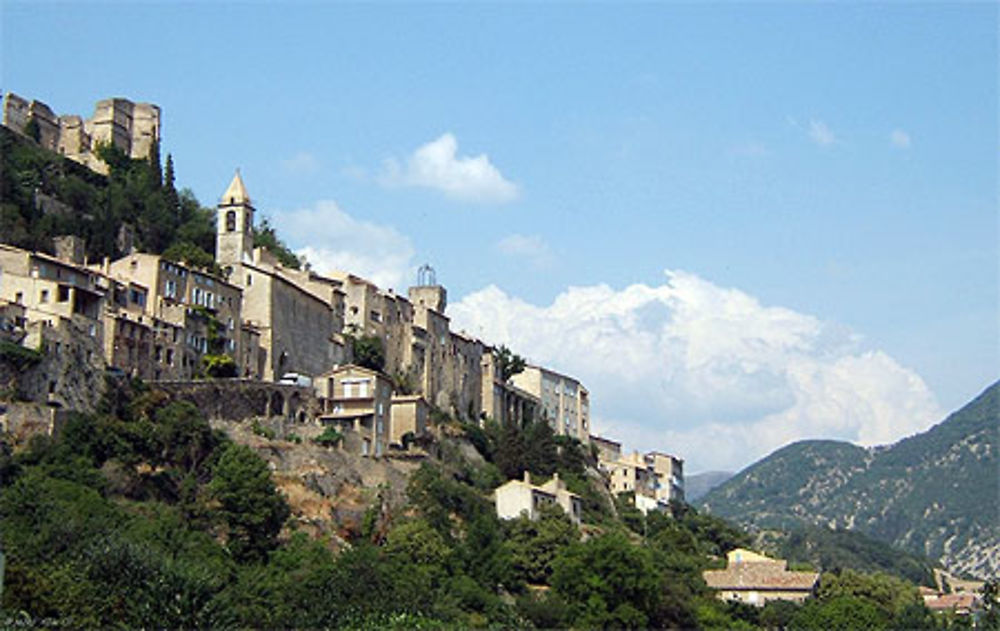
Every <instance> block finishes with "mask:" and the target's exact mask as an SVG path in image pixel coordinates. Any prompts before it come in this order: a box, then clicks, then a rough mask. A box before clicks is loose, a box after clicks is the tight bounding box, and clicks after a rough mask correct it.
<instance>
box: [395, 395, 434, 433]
mask: <svg viewBox="0 0 1000 631" xmlns="http://www.w3.org/2000/svg"><path fill="white" fill-rule="evenodd" d="M430 409H431V408H430V405H428V403H427V401H425V400H424V398H423V397H422V396H420V395H419V394H409V395H403V394H394V395H392V401H391V407H390V419H389V443H390V444H393V445H399V446H402V445H403V436H405V435H406V434H412V435H413V436H414V437H417V436H421V435H423V434H426V433H427V420H428V417H429V416H430Z"/></svg>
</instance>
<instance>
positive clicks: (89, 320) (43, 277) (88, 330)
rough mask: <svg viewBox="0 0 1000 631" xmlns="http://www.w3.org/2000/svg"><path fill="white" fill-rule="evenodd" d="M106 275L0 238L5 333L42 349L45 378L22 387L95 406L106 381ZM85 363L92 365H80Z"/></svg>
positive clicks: (59, 403)
mask: <svg viewBox="0 0 1000 631" xmlns="http://www.w3.org/2000/svg"><path fill="white" fill-rule="evenodd" d="M108 293H109V286H108V282H107V279H105V278H104V277H102V276H101V275H99V274H96V273H94V272H92V271H91V270H88V269H87V268H86V267H83V266H81V265H77V264H75V263H72V262H70V261H64V260H60V259H58V258H56V257H52V256H49V255H47V254H42V253H38V252H28V251H26V250H21V249H19V248H15V247H13V246H9V245H3V244H0V310H2V314H3V317H2V318H0V320H2V322H0V324H2V327H3V331H4V339H7V340H8V341H11V342H14V343H19V344H21V345H22V346H24V347H26V348H30V349H34V350H39V351H41V352H42V358H43V359H42V361H43V362H44V365H45V366H46V373H47V383H39V384H36V387H35V389H34V390H33V391H32V392H27V393H21V394H23V395H27V396H29V398H31V399H32V400H35V401H45V402H47V403H48V404H50V405H52V406H55V407H68V408H71V409H81V410H85V409H91V407H92V406H93V404H94V403H95V402H96V400H97V396H98V395H99V393H100V391H101V388H102V386H103V372H102V369H103V368H104V357H103V354H102V344H103V343H104V339H105V331H104V325H103V323H102V320H101V314H102V312H103V310H104V304H105V301H106V300H107V296H108ZM83 365H86V366H89V367H90V368H91V370H79V369H80V368H81V367H82V366H83Z"/></svg>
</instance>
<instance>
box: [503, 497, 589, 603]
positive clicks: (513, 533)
mask: <svg viewBox="0 0 1000 631" xmlns="http://www.w3.org/2000/svg"><path fill="white" fill-rule="evenodd" d="M505 530H506V534H507V536H506V540H505V544H504V545H506V547H507V549H508V550H509V551H510V558H511V565H512V566H513V571H514V578H515V579H516V580H518V581H524V582H526V583H534V584H539V585H547V584H549V581H550V580H551V577H552V562H553V561H554V560H555V558H556V555H557V554H558V553H559V552H560V551H561V550H563V549H564V548H566V547H567V546H569V545H571V544H572V543H574V542H576V541H577V540H579V538H580V532H579V530H577V528H576V526H575V525H574V524H573V522H572V521H571V520H570V519H569V517H567V516H566V514H565V513H564V512H563V511H562V509H561V508H560V507H559V506H555V505H544V506H542V507H541V509H540V511H539V517H538V519H537V520H532V519H528V518H527V517H526V516H521V517H519V518H517V519H513V520H511V521H509V522H507V523H506V524H505Z"/></svg>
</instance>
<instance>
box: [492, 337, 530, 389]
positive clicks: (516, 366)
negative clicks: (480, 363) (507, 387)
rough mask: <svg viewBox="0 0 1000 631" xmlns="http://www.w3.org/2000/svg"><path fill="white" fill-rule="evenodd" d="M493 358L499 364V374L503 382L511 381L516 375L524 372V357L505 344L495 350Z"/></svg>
mask: <svg viewBox="0 0 1000 631" xmlns="http://www.w3.org/2000/svg"><path fill="white" fill-rule="evenodd" d="M493 358H494V359H495V360H496V364H497V375H498V376H499V377H500V381H502V382H503V383H507V382H508V381H510V378H511V377H513V376H514V375H516V374H518V373H521V372H524V366H525V363H524V358H523V357H521V356H520V355H516V354H515V353H514V351H512V350H510V349H509V348H507V347H506V346H505V345H503V344H501V345H500V346H499V347H498V348H496V349H494V350H493Z"/></svg>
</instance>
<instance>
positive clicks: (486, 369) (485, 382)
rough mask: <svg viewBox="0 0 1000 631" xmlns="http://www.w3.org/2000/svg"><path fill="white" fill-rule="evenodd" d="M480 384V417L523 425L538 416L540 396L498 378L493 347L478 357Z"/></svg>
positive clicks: (540, 403) (505, 423)
mask: <svg viewBox="0 0 1000 631" xmlns="http://www.w3.org/2000/svg"><path fill="white" fill-rule="evenodd" d="M480 388H481V397H482V398H481V404H480V409H481V412H480V418H481V419H482V420H485V419H488V418H489V419H493V420H494V421H496V422H498V423H500V424H501V425H507V424H510V423H513V424H516V425H523V424H524V423H525V422H526V421H534V420H535V419H538V418H540V416H539V415H540V414H541V405H542V401H541V399H539V398H538V397H537V396H535V395H533V394H531V393H530V392H528V391H526V390H522V389H520V388H518V387H517V386H515V385H513V384H511V383H508V382H506V381H504V380H503V379H502V378H501V375H500V372H499V370H498V367H497V361H496V357H495V356H494V354H493V349H492V348H486V349H485V350H484V351H483V354H482V356H481V359H480Z"/></svg>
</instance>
